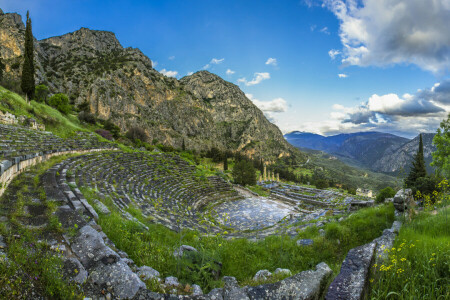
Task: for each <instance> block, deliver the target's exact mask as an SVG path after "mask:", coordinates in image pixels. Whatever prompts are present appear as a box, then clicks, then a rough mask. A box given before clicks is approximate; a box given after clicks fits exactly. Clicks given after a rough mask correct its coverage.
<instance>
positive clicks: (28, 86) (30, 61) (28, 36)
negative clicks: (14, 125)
mask: <svg viewBox="0 0 450 300" xmlns="http://www.w3.org/2000/svg"><path fill="white" fill-rule="evenodd" d="M34 86H35V82H34V46H33V32H32V29H31V19H30V12H28V11H27V22H26V28H25V53H24V62H23V66H22V81H21V84H20V87H21V88H22V91H23V92H24V93H25V94H26V95H27V97H28V99H33V98H34V89H35V88H34Z"/></svg>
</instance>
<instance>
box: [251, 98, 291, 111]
mask: <svg viewBox="0 0 450 300" xmlns="http://www.w3.org/2000/svg"><path fill="white" fill-rule="evenodd" d="M245 96H246V97H247V98H248V99H250V100H251V101H252V102H253V103H254V104H255V105H256V106H258V108H259V109H260V110H262V111H263V112H278V113H279V112H285V111H287V108H288V105H287V102H286V100H284V99H283V98H275V99H273V100H271V101H260V100H258V99H255V98H254V97H253V95H252V94H245Z"/></svg>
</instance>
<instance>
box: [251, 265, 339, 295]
mask: <svg viewBox="0 0 450 300" xmlns="http://www.w3.org/2000/svg"><path fill="white" fill-rule="evenodd" d="M331 274H332V271H331V269H330V268H329V267H328V265H327V264H326V263H320V264H318V265H317V266H316V270H314V271H313V270H308V271H303V272H301V273H298V274H296V275H294V276H292V277H289V278H286V279H284V280H281V281H279V282H276V283H272V284H264V285H259V286H256V287H249V288H248V290H247V294H248V296H249V298H250V299H254V300H256V299H280V300H281V299H320V297H321V293H322V290H323V288H324V285H325V284H326V281H327V279H328V278H329V277H330V276H331Z"/></svg>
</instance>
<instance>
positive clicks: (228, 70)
mask: <svg viewBox="0 0 450 300" xmlns="http://www.w3.org/2000/svg"><path fill="white" fill-rule="evenodd" d="M226 73H227V75H233V74H234V73H236V72H234V71H232V70H230V69H227V71H226Z"/></svg>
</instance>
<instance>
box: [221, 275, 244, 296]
mask: <svg viewBox="0 0 450 300" xmlns="http://www.w3.org/2000/svg"><path fill="white" fill-rule="evenodd" d="M222 280H223V281H224V282H225V285H224V287H223V300H234V299H239V300H245V299H249V298H248V296H247V294H246V293H245V291H244V289H241V288H239V284H238V282H237V280H236V278H234V277H231V276H224V277H223V278H222Z"/></svg>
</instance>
